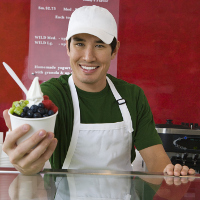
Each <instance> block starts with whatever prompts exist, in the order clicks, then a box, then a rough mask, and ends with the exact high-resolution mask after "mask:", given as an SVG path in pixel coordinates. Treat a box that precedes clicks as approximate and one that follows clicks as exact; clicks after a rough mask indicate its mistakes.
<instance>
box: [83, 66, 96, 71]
mask: <svg viewBox="0 0 200 200" xmlns="http://www.w3.org/2000/svg"><path fill="white" fill-rule="evenodd" d="M81 67H82V68H83V69H86V70H92V69H96V67H86V66H81Z"/></svg>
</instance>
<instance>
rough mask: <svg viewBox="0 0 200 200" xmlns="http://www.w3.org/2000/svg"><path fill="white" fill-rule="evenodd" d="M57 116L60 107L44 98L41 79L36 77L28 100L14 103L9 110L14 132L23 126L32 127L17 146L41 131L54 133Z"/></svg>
mask: <svg viewBox="0 0 200 200" xmlns="http://www.w3.org/2000/svg"><path fill="white" fill-rule="evenodd" d="M57 114H58V107H57V106H56V105H55V104H54V103H53V102H52V101H51V100H50V99H49V97H48V96H46V95H45V96H43V93H42V91H41V88H40V85H39V79H38V77H35V78H34V80H33V82H32V84H31V87H30V89H29V90H28V93H27V94H26V100H20V101H15V102H13V104H12V107H11V108H10V109H9V115H10V120H11V127H12V130H14V129H16V128H18V127H19V126H21V125H23V124H29V125H30V126H31V128H30V130H29V131H28V132H27V133H26V134H25V135H24V136H22V137H21V138H19V139H18V141H17V145H18V144H20V143H21V142H23V141H24V140H26V139H28V138H29V137H31V136H32V135H33V134H34V133H35V132H37V131H38V130H40V129H44V130H45V131H47V132H54V127H55V122H56V117H57Z"/></svg>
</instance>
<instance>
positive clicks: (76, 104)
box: [63, 75, 80, 169]
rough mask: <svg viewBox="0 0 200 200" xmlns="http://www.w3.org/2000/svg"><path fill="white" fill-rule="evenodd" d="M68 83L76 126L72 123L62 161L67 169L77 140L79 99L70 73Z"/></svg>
mask: <svg viewBox="0 0 200 200" xmlns="http://www.w3.org/2000/svg"><path fill="white" fill-rule="evenodd" d="M68 83H69V87H70V90H71V95H72V100H73V107H74V124H76V126H74V125H73V132H72V138H71V142H70V145H69V149H68V152H67V156H66V159H65V161H64V163H63V166H66V167H65V168H63V169H68V168H69V165H70V163H71V159H72V156H73V155H74V151H75V147H76V143H77V141H78V135H79V134H78V133H79V129H80V108H79V101H78V95H77V92H76V88H75V85H74V81H73V78H72V75H71V76H70V77H69V79H68Z"/></svg>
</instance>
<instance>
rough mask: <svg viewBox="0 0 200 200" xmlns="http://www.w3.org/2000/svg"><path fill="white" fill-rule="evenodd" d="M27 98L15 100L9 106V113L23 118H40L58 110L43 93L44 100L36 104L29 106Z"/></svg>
mask: <svg viewBox="0 0 200 200" xmlns="http://www.w3.org/2000/svg"><path fill="white" fill-rule="evenodd" d="M28 103H29V102H28V101H27V100H20V101H15V102H13V104H12V107H11V108H10V111H9V112H10V113H11V114H13V115H15V116H18V117H23V118H42V117H48V116H51V115H53V114H55V113H56V112H57V111H58V107H57V106H56V105H55V104H54V103H53V102H52V101H51V100H50V99H49V97H48V96H47V95H44V100H43V101H42V103H39V104H38V105H32V106H31V107H30V108H29V107H28V106H27V105H28Z"/></svg>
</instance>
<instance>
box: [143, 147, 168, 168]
mask: <svg viewBox="0 0 200 200" xmlns="http://www.w3.org/2000/svg"><path fill="white" fill-rule="evenodd" d="M140 154H141V156H142V157H143V159H144V161H145V164H146V166H147V169H148V171H149V172H163V170H164V168H165V167H166V166H167V165H168V164H171V161H170V159H169V157H168V156H167V154H166V152H165V150H164V148H163V146H162V145H160V144H159V145H155V146H152V147H148V148H145V149H143V150H141V151H140Z"/></svg>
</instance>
